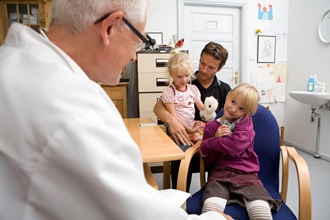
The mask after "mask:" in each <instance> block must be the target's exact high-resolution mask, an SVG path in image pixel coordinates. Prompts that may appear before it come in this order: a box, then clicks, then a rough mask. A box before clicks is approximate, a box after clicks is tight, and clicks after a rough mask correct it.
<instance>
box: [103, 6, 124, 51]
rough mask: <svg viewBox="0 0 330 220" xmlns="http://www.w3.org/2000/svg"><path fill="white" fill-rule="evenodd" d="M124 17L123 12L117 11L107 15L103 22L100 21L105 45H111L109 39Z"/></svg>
mask: <svg viewBox="0 0 330 220" xmlns="http://www.w3.org/2000/svg"><path fill="white" fill-rule="evenodd" d="M123 16H124V14H123V12H122V11H116V12H112V13H110V14H109V15H106V16H105V17H104V18H103V20H101V21H99V23H100V24H101V28H100V34H101V36H102V39H103V43H104V44H106V45H107V44H109V37H110V36H111V33H112V29H113V28H115V26H116V25H119V24H120V21H121V20H122V18H123Z"/></svg>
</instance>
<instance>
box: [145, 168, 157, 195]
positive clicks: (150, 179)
mask: <svg viewBox="0 0 330 220" xmlns="http://www.w3.org/2000/svg"><path fill="white" fill-rule="evenodd" d="M143 170H144V176H145V178H146V180H147V182H148V183H149V185H151V186H152V187H154V188H155V189H157V190H158V185H157V182H156V180H155V178H154V176H153V175H152V173H151V170H150V167H149V165H148V163H143Z"/></svg>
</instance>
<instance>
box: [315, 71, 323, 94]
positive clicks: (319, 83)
mask: <svg viewBox="0 0 330 220" xmlns="http://www.w3.org/2000/svg"><path fill="white" fill-rule="evenodd" d="M314 80H315V82H316V83H317V84H318V85H316V86H315V87H314V92H325V83H324V82H320V81H318V80H317V77H316V75H314Z"/></svg>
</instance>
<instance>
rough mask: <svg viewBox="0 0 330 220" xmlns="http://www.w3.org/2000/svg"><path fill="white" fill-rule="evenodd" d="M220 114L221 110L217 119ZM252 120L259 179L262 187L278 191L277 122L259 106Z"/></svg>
mask: <svg viewBox="0 0 330 220" xmlns="http://www.w3.org/2000/svg"><path fill="white" fill-rule="evenodd" d="M222 114H223V110H221V111H220V112H219V113H218V115H217V118H219V117H221V116H222ZM252 120H253V125H254V130H255V132H256V136H255V139H254V150H255V151H256V153H257V155H258V157H259V162H260V171H259V173H258V175H259V178H260V179H261V181H262V183H263V184H264V185H267V186H271V187H275V188H276V189H279V165H280V142H279V132H278V124H277V121H276V119H275V117H274V115H273V114H272V113H271V111H269V110H268V109H266V108H265V107H264V106H262V105H260V104H259V106H258V110H257V112H256V113H255V115H253V117H252Z"/></svg>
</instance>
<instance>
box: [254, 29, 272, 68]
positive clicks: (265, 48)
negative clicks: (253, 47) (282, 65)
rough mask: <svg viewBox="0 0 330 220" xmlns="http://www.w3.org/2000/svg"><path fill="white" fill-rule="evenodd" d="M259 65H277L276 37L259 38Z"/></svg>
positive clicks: (261, 36) (260, 36)
mask: <svg viewBox="0 0 330 220" xmlns="http://www.w3.org/2000/svg"><path fill="white" fill-rule="evenodd" d="M257 51H258V52H257V62H258V63H275V52H276V36H266V35H259V36H258V48H257Z"/></svg>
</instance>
